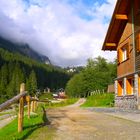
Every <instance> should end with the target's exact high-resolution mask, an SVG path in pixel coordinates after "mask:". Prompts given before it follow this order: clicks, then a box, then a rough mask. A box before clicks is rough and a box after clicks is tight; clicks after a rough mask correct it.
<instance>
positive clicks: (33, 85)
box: [0, 48, 70, 103]
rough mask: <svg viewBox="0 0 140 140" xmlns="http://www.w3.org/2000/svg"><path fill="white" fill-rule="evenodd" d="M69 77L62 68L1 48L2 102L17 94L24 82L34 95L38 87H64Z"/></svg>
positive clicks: (0, 92) (0, 85) (0, 94)
mask: <svg viewBox="0 0 140 140" xmlns="http://www.w3.org/2000/svg"><path fill="white" fill-rule="evenodd" d="M69 78H70V76H69V75H68V74H67V73H66V72H65V71H64V70H63V69H61V68H55V67H53V66H51V65H46V64H43V63H40V62H37V61H35V60H32V59H30V58H28V57H26V56H23V55H21V54H19V53H11V52H9V51H7V50H4V49H2V48H0V103H2V102H4V101H5V100H7V99H9V98H11V97H13V96H15V95H17V93H19V86H20V84H21V83H22V82H24V83H26V90H27V91H28V92H29V93H30V94H31V95H33V94H35V92H36V91H37V89H42V90H43V89H45V88H47V87H48V88H50V89H58V88H64V87H65V85H66V82H67V81H68V80H69Z"/></svg>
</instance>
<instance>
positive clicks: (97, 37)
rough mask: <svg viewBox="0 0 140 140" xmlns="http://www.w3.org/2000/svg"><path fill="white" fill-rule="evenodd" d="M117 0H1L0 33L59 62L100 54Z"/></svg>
mask: <svg viewBox="0 0 140 140" xmlns="http://www.w3.org/2000/svg"><path fill="white" fill-rule="evenodd" d="M115 4H116V0H0V35H1V36H2V37H5V38H7V39H10V40H12V41H15V42H24V43H28V44H29V45H30V46H31V47H32V48H33V49H34V50H36V51H38V52H40V53H42V54H44V55H47V56H48V57H49V58H50V60H51V62H52V63H54V64H56V65H59V66H63V67H65V66H76V65H84V64H86V60H87V59H88V58H95V57H98V56H99V55H100V56H103V57H105V58H106V59H108V60H110V61H111V60H114V58H115V57H116V53H114V52H104V51H101V48H102V44H103V41H104V38H105V35H106V31H107V28H108V25H109V22H110V19H111V16H112V13H113V10H114V6H115Z"/></svg>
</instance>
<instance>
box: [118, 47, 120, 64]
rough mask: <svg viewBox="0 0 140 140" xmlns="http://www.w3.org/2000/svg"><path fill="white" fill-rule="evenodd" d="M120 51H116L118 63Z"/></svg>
mask: <svg viewBox="0 0 140 140" xmlns="http://www.w3.org/2000/svg"><path fill="white" fill-rule="evenodd" d="M119 54H120V53H119V50H118V51H117V60H118V64H119V63H120V57H119V56H120V55H119Z"/></svg>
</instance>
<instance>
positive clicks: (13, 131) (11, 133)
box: [0, 110, 43, 140]
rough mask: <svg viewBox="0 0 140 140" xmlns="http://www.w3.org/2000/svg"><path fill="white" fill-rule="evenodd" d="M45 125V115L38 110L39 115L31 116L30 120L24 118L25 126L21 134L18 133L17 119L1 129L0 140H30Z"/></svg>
mask: <svg viewBox="0 0 140 140" xmlns="http://www.w3.org/2000/svg"><path fill="white" fill-rule="evenodd" d="M42 125H43V113H42V112H41V110H38V114H34V115H31V118H30V119H28V118H27V116H25V117H24V126H23V129H24V131H22V132H21V133H18V132H17V128H18V121H17V118H16V119H15V120H13V121H12V122H11V123H10V124H8V125H6V126H5V127H3V128H2V129H0V140H23V139H26V138H28V137H29V136H30V135H31V134H32V132H33V131H35V130H36V129H38V128H40V127H42Z"/></svg>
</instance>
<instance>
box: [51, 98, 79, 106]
mask: <svg viewBox="0 0 140 140" xmlns="http://www.w3.org/2000/svg"><path fill="white" fill-rule="evenodd" d="M77 101H78V98H68V99H65V100H63V101H61V102H60V103H52V104H51V105H50V106H49V107H50V108H51V107H53V108H54V107H64V106H68V105H71V104H74V103H75V102H77Z"/></svg>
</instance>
